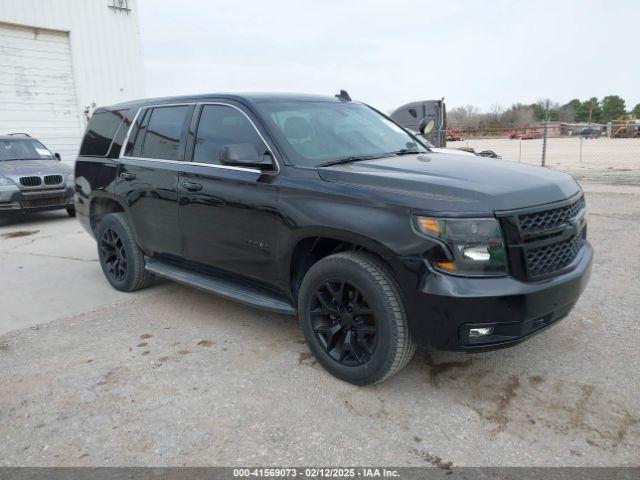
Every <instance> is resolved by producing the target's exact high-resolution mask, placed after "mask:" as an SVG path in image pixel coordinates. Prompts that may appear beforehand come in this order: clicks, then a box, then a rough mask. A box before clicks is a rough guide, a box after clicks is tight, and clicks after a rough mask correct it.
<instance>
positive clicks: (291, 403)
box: [0, 174, 640, 468]
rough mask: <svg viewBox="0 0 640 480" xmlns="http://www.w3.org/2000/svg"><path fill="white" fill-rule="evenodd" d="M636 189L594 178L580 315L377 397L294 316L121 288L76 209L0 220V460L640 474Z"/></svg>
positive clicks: (450, 362) (399, 379)
mask: <svg viewBox="0 0 640 480" xmlns="http://www.w3.org/2000/svg"><path fill="white" fill-rule="evenodd" d="M621 178H622V179H623V180H620V179H621ZM624 178H627V177H624V174H620V176H618V177H616V176H611V177H610V178H609V180H605V181H602V180H601V178H598V179H595V180H594V179H593V178H588V177H584V178H583V182H584V186H585V190H586V192H587V199H588V204H589V217H588V221H589V235H590V239H591V242H592V243H593V245H594V247H595V250H596V259H595V265H594V268H593V275H592V280H591V283H590V285H589V287H588V289H587V291H586V292H585V294H584V295H583V297H582V299H581V300H580V302H579V303H578V305H577V307H576V308H575V310H574V311H573V313H572V314H571V315H570V316H569V317H567V318H566V319H565V320H563V321H562V322H560V323H559V324H558V325H556V326H554V327H553V328H551V329H549V330H547V331H546V332H544V333H542V334H540V335H538V336H536V337H534V338H532V339H531V340H530V341H528V342H525V343H524V344H522V345H520V346H517V347H515V348H511V349H507V350H502V351H496V352H491V353H484V354H477V355H468V356H467V355H463V354H452V353H439V352H428V351H420V352H418V354H417V355H416V357H415V359H414V360H413V361H412V362H411V363H410V364H409V366H408V367H407V368H406V369H405V370H404V371H402V372H401V373H400V374H398V375H396V376H395V377H393V378H391V379H389V380H388V381H386V382H384V383H382V384H379V385H376V386H373V387H366V388H359V387H354V386H351V385H349V384H346V383H343V382H340V381H339V380H337V379H335V378H333V377H331V376H330V375H328V374H327V373H325V372H324V370H323V369H322V368H320V367H319V366H318V365H317V364H316V363H315V362H314V360H313V359H312V357H311V355H310V353H309V351H308V349H307V347H306V346H305V344H304V341H303V338H302V334H301V332H300V330H299V328H298V326H297V324H296V321H295V320H294V319H293V318H290V317H284V316H279V315H276V314H269V313H264V312H261V311H257V310H254V309H251V308H248V307H245V306H242V305H238V304H236V303H232V302H229V301H225V300H222V299H220V298H217V297H215V296H213V295H209V294H205V293H203V292H199V291H196V290H193V289H189V288H186V287H182V286H180V285H177V284H173V283H169V282H161V281H158V282H156V284H155V285H154V286H153V287H151V288H149V289H147V290H144V291H141V292H137V293H134V294H123V293H120V292H116V291H114V290H112V289H111V288H110V287H109V286H108V284H107V282H106V281H105V280H104V278H103V277H102V273H101V271H100V267H99V265H98V263H97V262H96V253H95V245H94V243H93V240H91V239H90V238H89V237H88V235H86V234H85V233H84V232H83V231H81V229H80V227H79V225H78V223H77V222H76V221H75V220H73V219H68V218H66V217H65V214H64V212H63V213H56V212H53V213H47V214H39V215H35V216H33V217H30V218H27V219H22V220H19V221H16V220H11V221H0V261H1V262H2V269H1V270H0V285H1V287H2V290H1V291H2V295H1V302H0V312H1V313H0V334H2V335H0V385H1V388H0V466H18V465H25V466H26V465H29V466H53V465H57V466H60V465H64V466H81V465H93V466H116V465H117V466H126V465H140V466H150V465H153V466H167V465H171V466H180V465H190V466H195V465H198V466H202V465H247V464H250V465H256V464H257V465H310V464H311V465H343V466H344V465H367V464H369V465H370V464H375V465H394V466H400V465H413V466H424V465H427V466H430V465H436V466H439V467H441V468H448V467H449V466H450V465H455V466H511V465H537V466H545V465H576V466H594V465H600V466H623V465H625V466H629V465H638V464H640V402H639V401H638V392H640V373H639V370H638V365H640V361H639V360H640V349H638V345H639V344H640V329H639V328H638V309H639V306H640V304H639V303H638V298H640V281H639V279H638V271H640V257H639V256H638V254H637V242H638V236H639V234H640V186H637V184H636V186H634V185H631V186H630V185H627V184H626V183H625V182H626V180H624ZM620 182H622V184H623V185H624V189H623V190H620V189H619V188H618V186H619V184H620ZM627 183H628V182H627ZM632 183H633V182H632Z"/></svg>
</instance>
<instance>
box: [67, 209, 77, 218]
mask: <svg viewBox="0 0 640 480" xmlns="http://www.w3.org/2000/svg"><path fill="white" fill-rule="evenodd" d="M67 215H69V216H70V217H75V216H76V207H70V208H67Z"/></svg>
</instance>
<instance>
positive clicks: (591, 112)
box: [576, 97, 602, 122]
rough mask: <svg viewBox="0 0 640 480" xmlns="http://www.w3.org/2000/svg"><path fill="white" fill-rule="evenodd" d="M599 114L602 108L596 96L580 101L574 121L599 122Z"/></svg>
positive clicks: (600, 114)
mask: <svg viewBox="0 0 640 480" xmlns="http://www.w3.org/2000/svg"><path fill="white" fill-rule="evenodd" d="M601 116H602V110H601V109H600V103H599V102H598V99H597V98H596V97H591V98H590V99H589V100H587V101H586V102H582V103H581V104H580V107H579V108H578V109H577V110H576V122H599V121H600V118H601Z"/></svg>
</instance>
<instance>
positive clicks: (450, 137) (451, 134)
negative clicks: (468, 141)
mask: <svg viewBox="0 0 640 480" xmlns="http://www.w3.org/2000/svg"><path fill="white" fill-rule="evenodd" d="M462 140H464V132H463V131H462V130H451V129H450V128H447V142H461V141H462Z"/></svg>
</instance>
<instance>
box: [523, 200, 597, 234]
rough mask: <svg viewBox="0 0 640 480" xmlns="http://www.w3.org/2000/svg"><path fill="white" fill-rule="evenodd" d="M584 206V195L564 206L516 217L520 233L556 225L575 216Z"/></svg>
mask: <svg viewBox="0 0 640 480" xmlns="http://www.w3.org/2000/svg"><path fill="white" fill-rule="evenodd" d="M584 207H585V201H584V196H582V197H580V198H579V199H578V200H577V201H575V202H574V203H572V204H571V205H567V206H566V207H560V208H554V209H552V210H546V211H544V212H536V213H529V214H527V215H520V217H518V219H519V222H520V230H521V231H522V233H532V232H537V231H539V230H546V229H550V228H555V227H558V226H560V225H562V224H565V223H567V222H569V221H570V220H571V219H573V218H575V217H576V216H577V215H578V213H580V211H581V210H582V209H583V208H584Z"/></svg>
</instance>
